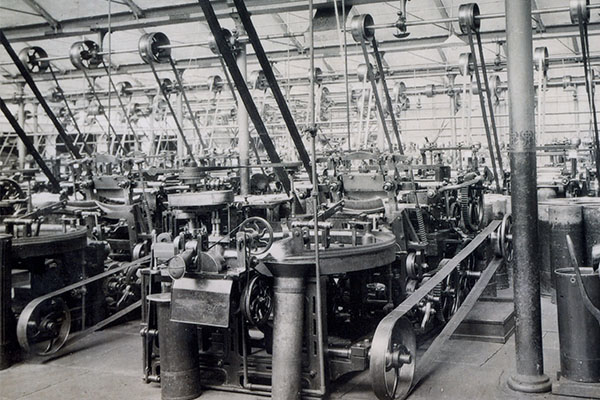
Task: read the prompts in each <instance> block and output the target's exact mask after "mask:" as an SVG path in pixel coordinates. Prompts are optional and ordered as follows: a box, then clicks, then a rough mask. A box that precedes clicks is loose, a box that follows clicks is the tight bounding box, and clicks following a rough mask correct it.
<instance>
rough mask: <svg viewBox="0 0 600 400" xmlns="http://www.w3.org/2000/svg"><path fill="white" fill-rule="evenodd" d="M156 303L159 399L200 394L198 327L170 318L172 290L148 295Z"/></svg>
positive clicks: (186, 399)
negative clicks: (158, 348) (158, 349)
mask: <svg viewBox="0 0 600 400" xmlns="http://www.w3.org/2000/svg"><path fill="white" fill-rule="evenodd" d="M147 298H148V300H149V301H152V302H155V303H156V305H157V320H158V345H159V347H160V394H161V399H162V400H191V399H195V398H196V397H198V396H200V393H201V392H202V389H201V385H200V358H199V354H198V329H197V327H196V326H195V325H191V324H184V323H181V322H174V321H171V320H170V318H171V293H157V294H151V295H148V297H147Z"/></svg>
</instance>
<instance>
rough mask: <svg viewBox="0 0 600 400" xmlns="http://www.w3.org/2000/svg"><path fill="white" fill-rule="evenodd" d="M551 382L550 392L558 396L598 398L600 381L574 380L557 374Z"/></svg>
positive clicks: (599, 395)
mask: <svg viewBox="0 0 600 400" xmlns="http://www.w3.org/2000/svg"><path fill="white" fill-rule="evenodd" d="M557 375H558V376H557V377H556V382H554V383H553V384H552V394H556V395H560V396H571V397H583V398H586V399H600V383H584V382H574V381H571V380H569V379H566V378H564V377H562V376H560V373H559V374H557Z"/></svg>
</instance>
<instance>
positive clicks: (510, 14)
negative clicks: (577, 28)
mask: <svg viewBox="0 0 600 400" xmlns="http://www.w3.org/2000/svg"><path fill="white" fill-rule="evenodd" d="M505 4H506V39H507V40H506V42H507V46H508V51H507V55H508V92H509V96H510V113H509V118H510V149H511V150H510V167H511V183H512V184H511V188H512V193H511V196H512V216H513V221H514V222H513V246H514V291H515V294H514V298H515V312H516V329H515V347H516V367H517V368H516V373H515V374H514V375H512V376H511V377H510V378H509V379H508V386H509V387H510V388H511V389H513V390H516V391H520V392H527V393H539V392H547V391H549V390H550V388H551V382H550V379H549V378H548V377H547V376H546V375H544V358H543V351H542V316H541V304H540V273H539V270H540V269H539V264H538V260H539V257H538V254H539V253H538V249H539V241H538V231H537V226H538V224H537V220H538V209H537V207H538V205H537V179H536V178H537V171H536V157H535V117H534V84H533V48H532V25H531V0H506V3H505Z"/></svg>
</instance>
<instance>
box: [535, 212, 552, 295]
mask: <svg viewBox="0 0 600 400" xmlns="http://www.w3.org/2000/svg"><path fill="white" fill-rule="evenodd" d="M549 207H550V206H549V205H548V204H547V203H542V202H540V203H538V235H539V240H540V260H541V262H540V293H541V294H542V296H548V297H549V296H551V295H552V291H553V290H554V289H553V286H552V261H551V256H550V231H551V229H552V227H551V226H550V215H549V210H548V209H549Z"/></svg>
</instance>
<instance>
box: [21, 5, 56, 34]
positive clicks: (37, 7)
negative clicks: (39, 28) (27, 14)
mask: <svg viewBox="0 0 600 400" xmlns="http://www.w3.org/2000/svg"><path fill="white" fill-rule="evenodd" d="M23 1H24V2H25V3H26V4H27V5H28V6H29V7H30V8H31V9H32V10H33V11H35V12H38V13H40V16H41V17H42V18H44V19H45V20H46V22H48V24H49V25H50V26H51V27H52V29H54V30H55V31H56V30H58V29H60V22H58V20H57V19H56V18H54V17H53V16H52V15H50V13H49V12H48V11H46V10H45V9H44V7H42V6H40V5H39V4H38V3H37V2H36V1H35V0H23Z"/></svg>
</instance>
